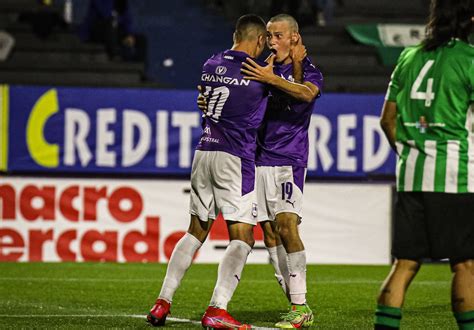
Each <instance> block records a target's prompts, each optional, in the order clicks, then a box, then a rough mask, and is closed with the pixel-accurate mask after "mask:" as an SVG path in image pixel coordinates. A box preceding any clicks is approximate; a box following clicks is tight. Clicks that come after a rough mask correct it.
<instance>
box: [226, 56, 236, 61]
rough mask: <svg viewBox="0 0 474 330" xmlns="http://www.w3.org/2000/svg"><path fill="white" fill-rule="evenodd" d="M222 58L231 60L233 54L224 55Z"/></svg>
mask: <svg viewBox="0 0 474 330" xmlns="http://www.w3.org/2000/svg"><path fill="white" fill-rule="evenodd" d="M224 58H225V59H226V60H231V61H232V60H233V59H234V56H230V55H225V56H224Z"/></svg>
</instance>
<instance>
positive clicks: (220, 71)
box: [216, 65, 227, 76]
mask: <svg viewBox="0 0 474 330" xmlns="http://www.w3.org/2000/svg"><path fill="white" fill-rule="evenodd" d="M226 72H227V68H226V67H225V66H222V65H219V66H218V67H217V68H216V74H218V75H221V76H222V75H224V74H225V73H226Z"/></svg>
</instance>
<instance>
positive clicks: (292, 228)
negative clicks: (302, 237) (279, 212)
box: [278, 219, 299, 241]
mask: <svg viewBox="0 0 474 330" xmlns="http://www.w3.org/2000/svg"><path fill="white" fill-rule="evenodd" d="M278 235H280V237H281V238H282V240H283V241H287V240H290V239H294V238H295V237H296V236H298V235H299V234H298V225H297V223H296V221H292V220H291V219H290V220H288V221H279V222H278Z"/></svg>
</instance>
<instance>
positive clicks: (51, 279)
mask: <svg viewBox="0 0 474 330" xmlns="http://www.w3.org/2000/svg"><path fill="white" fill-rule="evenodd" d="M2 281H10V282H93V283H95V282H108V283H110V282H118V283H134V282H136V283H149V282H162V281H163V280H162V279H148V278H142V279H140V278H109V279H105V278H81V277H78V278H74V277H72V278H54V277H0V285H1V282H2ZM183 281H184V282H201V283H202V282H215V281H216V279H215V278H207V279H192V278H190V279H184V280H183ZM274 281H275V280H273V279H271V278H270V279H268V280H261V279H251V278H248V279H246V278H245V277H244V278H243V279H242V282H248V283H269V282H274ZM307 282H308V283H312V284H381V283H382V282H383V279H380V280H364V279H362V280H359V279H353V280H350V279H349V280H317V279H315V280H307ZM413 284H415V285H417V284H418V285H450V282H449V281H446V280H439V281H424V280H416V279H415V280H414V281H413Z"/></svg>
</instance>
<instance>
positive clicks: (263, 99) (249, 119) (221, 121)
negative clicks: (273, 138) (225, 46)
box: [196, 50, 268, 161]
mask: <svg viewBox="0 0 474 330" xmlns="http://www.w3.org/2000/svg"><path fill="white" fill-rule="evenodd" d="M247 57H250V56H249V55H248V54H246V53H244V52H239V51H234V50H226V51H224V52H222V53H219V54H217V55H214V56H212V57H211V58H210V59H208V60H207V61H206V63H204V66H203V70H202V75H201V86H202V88H203V94H204V96H206V98H207V102H208V111H207V113H206V114H205V115H203V120H202V128H203V133H202V136H201V139H200V141H199V143H198V145H197V147H196V148H197V149H198V150H206V151H225V152H228V153H230V154H232V155H235V156H238V157H241V158H245V159H251V160H252V161H253V160H255V152H256V148H257V144H256V140H257V130H258V128H259V126H260V125H261V123H262V120H263V117H264V113H265V109H266V107H267V100H268V98H267V96H268V92H267V89H266V87H265V85H264V84H261V83H259V82H255V81H251V80H246V79H243V75H242V73H241V72H240V70H241V68H242V62H245V59H246V58H247ZM263 65H264V64H263Z"/></svg>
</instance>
